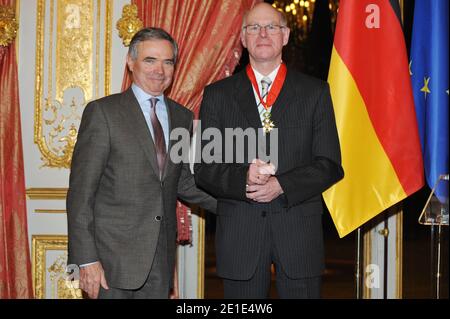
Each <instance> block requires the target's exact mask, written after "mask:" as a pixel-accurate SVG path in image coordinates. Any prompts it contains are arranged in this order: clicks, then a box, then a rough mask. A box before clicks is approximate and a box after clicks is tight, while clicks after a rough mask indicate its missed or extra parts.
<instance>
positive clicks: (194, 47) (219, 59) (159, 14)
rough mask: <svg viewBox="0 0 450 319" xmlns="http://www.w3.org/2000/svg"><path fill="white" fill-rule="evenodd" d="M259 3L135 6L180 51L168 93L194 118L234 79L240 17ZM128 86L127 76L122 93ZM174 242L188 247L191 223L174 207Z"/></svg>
mask: <svg viewBox="0 0 450 319" xmlns="http://www.w3.org/2000/svg"><path fill="white" fill-rule="evenodd" d="M260 1H261V0H240V1H237V0H216V1H204V0H133V1H132V3H134V4H136V5H137V7H138V15H139V18H140V19H141V20H142V21H143V23H144V26H145V27H159V28H162V29H164V30H166V31H167V32H169V33H170V34H171V35H172V37H173V38H174V39H175V41H177V43H178V46H179V49H180V50H179V56H178V62H177V65H176V69H175V75H174V83H173V84H172V86H171V87H170V88H169V91H168V92H166V93H167V95H168V96H169V97H170V98H172V99H173V100H175V101H177V102H179V103H180V104H182V105H184V106H186V107H187V108H189V109H190V110H192V111H193V112H194V114H195V115H196V116H197V115H198V111H199V107H200V103H201V100H202V96H203V88H204V87H205V86H206V85H208V84H210V83H212V82H215V81H217V80H220V79H223V78H224V77H226V76H229V75H231V74H232V73H233V70H234V68H235V67H236V65H237V63H238V62H239V59H240V56H241V52H242V47H241V44H240V39H239V33H240V28H241V25H242V17H243V15H244V13H245V12H246V11H247V10H249V9H250V8H251V7H253V5H254V4H255V3H257V2H260ZM130 84H131V79H130V75H129V73H128V71H127V70H125V76H124V80H123V83H122V90H125V89H126V88H128V87H129V86H130ZM177 216H178V241H179V242H186V241H187V242H189V241H190V237H189V236H188V234H189V231H188V230H187V228H188V225H187V224H186V223H183V222H184V221H187V220H189V216H188V215H187V213H186V207H185V206H184V205H181V204H179V205H177Z"/></svg>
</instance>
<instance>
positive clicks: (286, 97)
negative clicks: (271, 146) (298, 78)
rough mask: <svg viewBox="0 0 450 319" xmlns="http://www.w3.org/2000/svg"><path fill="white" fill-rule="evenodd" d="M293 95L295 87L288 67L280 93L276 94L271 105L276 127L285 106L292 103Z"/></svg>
mask: <svg viewBox="0 0 450 319" xmlns="http://www.w3.org/2000/svg"><path fill="white" fill-rule="evenodd" d="M294 96H295V87H294V86H293V81H292V73H291V72H289V69H288V71H287V74H286V79H285V81H284V84H283V87H282V88H281V92H280V95H278V98H277V99H276V101H275V103H274V105H273V106H272V111H271V114H272V115H271V118H272V121H273V123H274V124H275V127H278V126H277V124H278V123H279V121H280V119H281V117H282V115H283V113H284V112H285V111H286V108H288V107H289V104H291V103H293V101H294Z"/></svg>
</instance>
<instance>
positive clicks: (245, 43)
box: [241, 31, 247, 48]
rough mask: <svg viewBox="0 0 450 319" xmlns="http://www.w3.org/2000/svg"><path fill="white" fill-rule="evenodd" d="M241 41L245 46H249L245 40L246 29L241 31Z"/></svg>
mask: <svg viewBox="0 0 450 319" xmlns="http://www.w3.org/2000/svg"><path fill="white" fill-rule="evenodd" d="M241 43H242V46H243V47H244V48H247V42H246V41H245V36H244V31H241Z"/></svg>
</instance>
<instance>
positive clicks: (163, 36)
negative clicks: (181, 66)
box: [128, 28, 178, 63]
mask: <svg viewBox="0 0 450 319" xmlns="http://www.w3.org/2000/svg"><path fill="white" fill-rule="evenodd" d="M147 40H167V41H169V42H170V44H172V48H173V62H174V63H176V62H177V57H178V44H177V43H176V42H175V40H174V39H173V38H172V36H171V35H170V34H169V33H167V32H166V31H165V30H163V29H161V28H144V29H141V30H139V31H138V32H137V33H136V34H135V35H134V36H133V38H132V39H131V42H130V46H129V48H128V54H129V55H130V57H131V59H132V60H136V59H137V56H138V52H137V45H138V44H139V43H141V42H144V41H147Z"/></svg>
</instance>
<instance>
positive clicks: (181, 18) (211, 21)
mask: <svg viewBox="0 0 450 319" xmlns="http://www.w3.org/2000/svg"><path fill="white" fill-rule="evenodd" d="M260 1H261V0H214V1H213V0H210V1H204V0H133V1H132V3H134V4H136V5H137V7H138V15H139V18H140V19H141V20H142V21H143V23H144V26H145V27H159V28H163V29H164V30H166V31H167V32H169V33H170V34H171V35H172V37H173V38H174V39H175V41H177V43H178V46H179V48H180V50H179V51H180V52H179V56H178V62H177V65H176V69H175V75H174V83H173V85H172V87H171V88H170V89H169V91H168V92H166V93H167V94H168V96H169V97H170V98H172V99H173V100H175V101H177V102H178V103H180V104H182V105H184V106H186V107H187V108H189V109H190V110H192V111H193V112H194V113H195V114H196V115H197V114H198V111H199V110H198V109H199V107H200V102H201V100H202V94H203V88H204V87H205V86H206V85H208V84H210V83H212V82H215V81H217V80H220V79H223V78H224V77H227V76H229V75H231V74H232V73H233V70H234V68H235V67H236V65H237V63H238V62H239V59H240V57H241V52H242V47H241V44H240V39H239V32H240V29H241V25H242V17H243V15H244V13H245V11H247V10H249V9H250V8H251V7H253V5H254V4H255V3H257V2H260ZM130 83H131V80H130V78H129V74H128V72H127V71H126V72H125V77H124V81H123V86H122V89H126V88H128V86H129V85H130Z"/></svg>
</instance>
